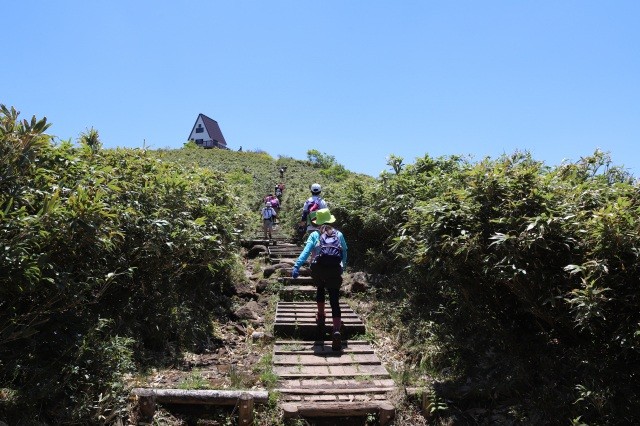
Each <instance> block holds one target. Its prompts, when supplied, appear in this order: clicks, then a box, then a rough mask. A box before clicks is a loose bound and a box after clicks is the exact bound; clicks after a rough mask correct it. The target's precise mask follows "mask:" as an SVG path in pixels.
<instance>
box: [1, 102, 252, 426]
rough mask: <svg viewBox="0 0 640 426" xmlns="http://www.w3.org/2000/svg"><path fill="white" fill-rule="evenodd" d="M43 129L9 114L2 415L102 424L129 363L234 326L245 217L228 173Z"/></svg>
mask: <svg viewBox="0 0 640 426" xmlns="http://www.w3.org/2000/svg"><path fill="white" fill-rule="evenodd" d="M46 128H47V124H46V119H43V120H36V119H35V118H33V119H32V120H31V121H30V122H27V121H19V120H18V113H17V112H16V111H15V110H13V109H11V110H10V109H7V108H5V107H4V106H3V107H2V114H1V115H0V150H1V151H0V152H1V153H2V154H3V155H2V156H1V157H0V162H1V163H0V173H1V177H2V178H1V179H0V186H2V188H1V189H2V191H0V216H1V220H0V247H2V248H3V256H1V257H0V271H2V274H1V275H0V360H1V361H0V388H4V389H7V390H9V391H8V392H10V393H11V395H12V396H13V398H12V400H11V404H9V403H6V404H4V405H0V417H4V418H16V417H15V416H17V415H18V414H17V413H19V412H24V413H25V415H27V416H28V417H30V418H31V419H37V418H40V419H43V420H48V421H55V422H62V421H67V420H69V418H73V419H75V421H82V419H84V420H83V421H87V422H88V421H91V422H95V421H97V419H98V417H100V416H109V415H112V414H113V413H116V412H118V410H119V409H120V408H121V407H119V404H120V403H122V402H123V399H122V393H121V392H122V391H123V389H122V376H123V374H125V373H128V372H130V371H131V369H132V366H133V363H134V361H137V362H141V361H143V360H144V359H146V357H147V356H146V354H148V353H149V352H150V351H160V352H164V353H168V351H169V350H170V349H171V348H173V349H172V350H173V351H178V352H179V351H181V350H184V349H189V350H198V349H201V348H202V347H201V345H202V342H205V341H207V337H208V336H210V335H211V334H212V333H211V329H210V328H211V324H212V319H213V318H221V317H222V318H224V316H225V315H227V308H226V306H227V305H228V302H226V301H225V300H226V299H225V297H224V296H223V289H224V288H225V287H227V286H229V285H230V283H231V281H232V280H233V277H234V271H237V262H238V258H237V246H236V245H235V241H236V239H235V235H234V229H237V228H239V227H241V226H242V220H243V217H244V216H243V214H242V213H241V210H239V208H238V207H237V206H236V203H235V198H234V197H233V196H232V194H231V193H230V192H229V191H228V190H227V188H226V185H225V182H224V175H223V174H222V173H218V172H213V171H210V170H204V169H198V168H186V167H182V166H179V165H177V164H175V163H169V162H164V161H160V160H158V159H156V158H155V157H154V156H151V155H149V154H148V153H146V152H145V151H140V150H121V149H118V150H109V151H105V150H101V149H100V144H99V143H94V144H91V145H90V144H87V143H83V144H82V145H81V146H80V147H78V148H76V147H74V146H72V144H71V143H70V142H68V141H64V142H62V143H60V144H59V145H54V144H53V143H52V142H51V140H50V138H49V137H48V136H47V135H45V134H44V133H43V132H44V131H45V130H46ZM95 135H96V137H97V132H95ZM61 401H64V404H63V407H64V408H65V410H59V409H58V408H59V407H60V402H61ZM66 403H68V405H67V404H66ZM35 404H37V406H36V405H35ZM34 413H39V414H35V415H34ZM90 419H91V420H90Z"/></svg>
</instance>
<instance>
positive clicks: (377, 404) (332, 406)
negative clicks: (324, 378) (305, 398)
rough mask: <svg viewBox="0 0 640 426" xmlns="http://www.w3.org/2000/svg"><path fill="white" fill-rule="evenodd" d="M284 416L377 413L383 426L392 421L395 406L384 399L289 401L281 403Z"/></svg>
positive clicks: (347, 415) (338, 415)
mask: <svg viewBox="0 0 640 426" xmlns="http://www.w3.org/2000/svg"><path fill="white" fill-rule="evenodd" d="M281 408H282V410H283V417H284V418H285V419H291V418H296V417H321V418H327V417H351V416H359V417H360V416H366V415H368V414H377V415H378V419H379V420H378V422H379V424H380V425H381V426H386V425H388V424H390V423H391V421H392V420H393V418H394V417H395V407H394V406H393V404H391V403H390V402H389V401H387V400H382V401H361V402H349V401H344V402H341V401H327V402H318V401H312V402H300V403H298V402H288V403H285V404H282V405H281Z"/></svg>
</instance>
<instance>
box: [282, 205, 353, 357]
mask: <svg viewBox="0 0 640 426" xmlns="http://www.w3.org/2000/svg"><path fill="white" fill-rule="evenodd" d="M335 220H336V218H335V217H334V216H333V215H332V214H331V212H330V211H329V209H326V208H325V209H320V210H318V211H316V212H315V218H314V219H313V221H314V225H315V226H318V230H317V231H314V232H312V233H311V234H310V235H309V238H308V239H307V243H306V244H305V246H304V249H303V250H302V253H300V256H299V257H298V260H296V263H295V264H294V266H293V269H292V270H291V277H292V278H297V277H298V276H299V275H300V267H301V266H302V265H303V264H304V263H305V262H306V261H307V259H308V258H309V257H310V256H311V263H310V269H311V277H312V278H313V282H314V284H315V285H316V287H317V289H316V304H317V308H318V312H317V314H316V324H317V325H318V327H319V328H322V329H323V330H324V324H325V314H324V308H325V289H326V291H327V292H328V293H329V303H330V305H331V319H332V325H333V327H332V333H331V349H332V350H334V351H339V350H342V336H341V335H340V327H341V325H342V318H341V317H342V315H341V312H340V300H339V298H340V286H341V285H342V271H343V269H344V268H345V267H346V265H347V242H346V241H345V239H344V236H343V235H342V232H340V231H338V230H337V229H335V228H333V227H332V226H331V225H329V224H330V223H333V222H335Z"/></svg>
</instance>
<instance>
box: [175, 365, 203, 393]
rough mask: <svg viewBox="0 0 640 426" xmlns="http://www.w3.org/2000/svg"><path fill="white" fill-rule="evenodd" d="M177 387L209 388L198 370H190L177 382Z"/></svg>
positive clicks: (185, 388)
mask: <svg viewBox="0 0 640 426" xmlns="http://www.w3.org/2000/svg"><path fill="white" fill-rule="evenodd" d="M178 389H183V390H189V389H210V386H209V381H208V380H207V379H206V378H205V377H204V376H203V375H202V372H200V371H197V370H195V371H192V372H191V373H190V374H189V375H188V376H187V377H186V378H184V379H183V380H181V381H180V383H178Z"/></svg>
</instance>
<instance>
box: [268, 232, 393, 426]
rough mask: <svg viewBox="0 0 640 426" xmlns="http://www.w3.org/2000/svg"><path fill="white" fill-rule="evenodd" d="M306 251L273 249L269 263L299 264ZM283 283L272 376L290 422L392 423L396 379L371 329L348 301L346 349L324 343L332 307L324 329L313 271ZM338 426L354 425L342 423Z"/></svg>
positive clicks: (344, 314)
mask: <svg viewBox="0 0 640 426" xmlns="http://www.w3.org/2000/svg"><path fill="white" fill-rule="evenodd" d="M301 250H302V248H301V247H298V246H296V245H294V244H290V243H279V244H277V245H274V246H269V251H268V256H269V259H268V261H269V262H270V263H281V262H283V261H285V260H288V261H295V260H296V259H297V257H298V255H299V253H300V251H301ZM279 281H280V282H281V283H282V284H283V285H282V288H281V290H280V299H281V301H279V302H278V304H277V307H276V315H275V321H274V325H273V333H274V335H275V337H276V339H277V340H276V342H275V345H274V349H273V372H274V373H275V374H276V375H277V376H278V377H279V380H278V383H277V386H276V387H277V389H276V390H277V391H278V392H279V393H280V394H281V398H280V400H281V406H282V409H283V412H284V417H285V418H297V417H304V418H305V419H307V420H308V421H310V422H311V424H314V423H313V422H312V420H313V419H323V420H322V421H326V419H327V418H336V420H338V418H342V419H348V418H353V417H362V416H367V415H372V414H373V415H376V416H377V418H378V421H379V424H380V425H387V424H389V423H390V422H391V421H392V420H393V418H394V416H395V408H394V406H393V405H392V404H391V402H390V401H389V399H388V394H389V392H391V391H393V390H394V389H395V387H394V386H395V385H394V382H393V380H392V379H391V377H390V375H389V373H388V371H387V370H386V368H385V367H384V366H383V365H382V363H381V361H380V359H379V358H378V356H377V355H376V354H375V352H374V350H373V347H372V346H371V345H370V343H369V342H367V341H366V340H363V337H364V334H365V332H366V328H365V325H364V323H363V322H362V320H361V318H360V317H359V316H358V315H357V314H356V313H355V312H354V311H353V310H352V309H351V307H350V306H349V305H348V304H346V303H341V304H340V310H341V316H342V322H343V327H342V329H341V334H342V349H341V350H340V351H333V350H332V349H331V341H328V340H325V338H326V337H328V336H330V333H331V331H332V323H331V308H330V307H329V306H328V305H329V303H328V302H327V304H326V305H327V306H326V308H325V318H327V320H326V323H325V324H324V326H322V327H319V326H318V325H316V320H315V317H316V310H317V307H316V306H317V305H316V302H315V293H316V288H315V286H314V285H313V281H312V279H311V277H309V276H308V271H306V270H305V269H302V270H301V276H300V277H298V278H295V279H294V278H280V279H279ZM336 424H349V423H348V421H342V420H341V421H340V422H337V423H336Z"/></svg>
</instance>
